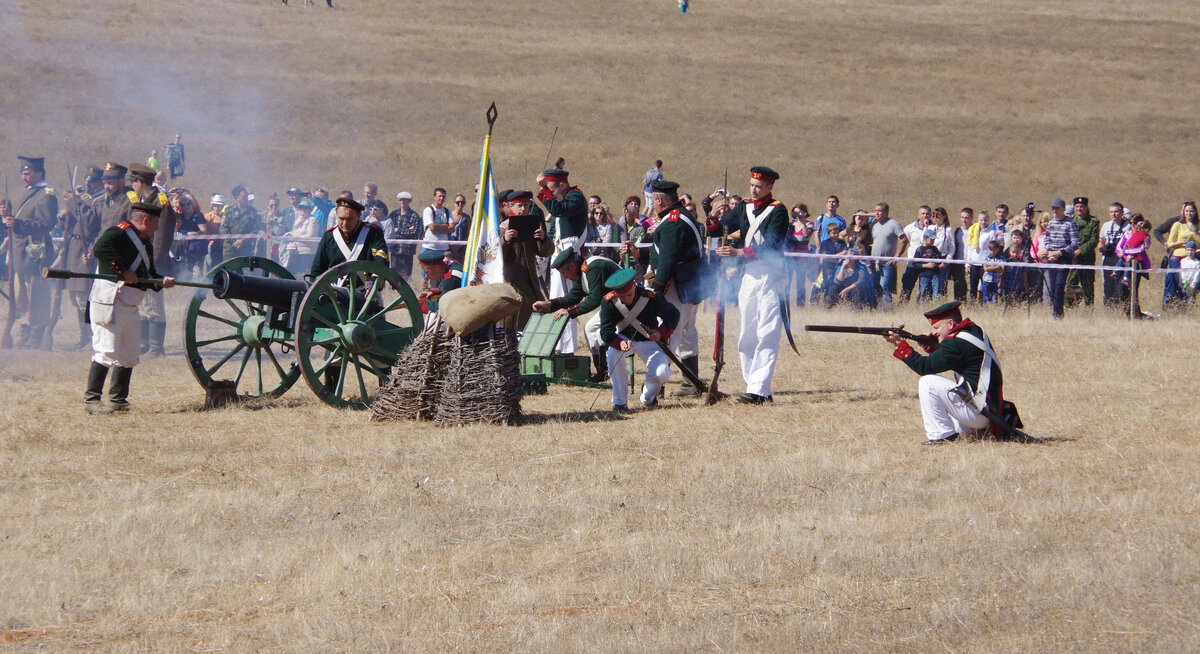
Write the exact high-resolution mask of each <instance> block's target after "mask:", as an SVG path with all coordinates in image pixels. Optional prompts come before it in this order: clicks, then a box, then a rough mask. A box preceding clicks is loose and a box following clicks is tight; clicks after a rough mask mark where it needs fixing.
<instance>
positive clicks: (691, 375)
mask: <svg viewBox="0 0 1200 654" xmlns="http://www.w3.org/2000/svg"><path fill="white" fill-rule="evenodd" d="M633 328H634V329H636V330H637V331H638V333H640V334H641V335H642V336H645V337H646V338H647V339H648V338H650V334H649V333H648V332H647V331H646V328H645V327H643V326H642V323H640V322H638V321H636V320H635V321H633ZM657 342H658V347H659V349H661V350H662V351H663V354H665V355H667V358H668V359H670V360H671V363H673V364H675V367H676V368H679V372H680V373H681V374H683V377H684V379H687V380H688V382H690V383H691V385H692V386H695V387H696V388H697V389H698V390H699V391H700V392H701V393H705V394H707V393H708V384H705V383H704V380H703V379H700V377H699V376H697V375H696V371H694V370H692V369H691V368H689V367H687V366H686V365H684V364H683V361H680V360H679V357H678V356H677V355H676V354H675V353H674V352H672V351H671V348H670V347H669V346H668V345H667V343H666V342H665V341H662V340H659V341H657Z"/></svg>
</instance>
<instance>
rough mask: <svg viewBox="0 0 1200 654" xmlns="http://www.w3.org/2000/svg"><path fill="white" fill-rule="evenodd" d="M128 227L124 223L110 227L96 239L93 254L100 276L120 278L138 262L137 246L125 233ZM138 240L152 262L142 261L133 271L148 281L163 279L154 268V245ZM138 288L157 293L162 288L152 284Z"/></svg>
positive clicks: (144, 240)
mask: <svg viewBox="0 0 1200 654" xmlns="http://www.w3.org/2000/svg"><path fill="white" fill-rule="evenodd" d="M126 227H130V225H129V223H126V222H123V223H120V224H118V225H114V226H113V227H109V228H108V229H106V230H104V232H103V233H102V234H100V237H99V238H97V239H96V244H95V245H93V246H92V254H94V255H95V256H96V263H97V265H98V267H99V269H100V274H102V275H116V276H118V277H120V276H121V275H123V274H124V273H125V271H126V270H128V269H129V267H130V266H132V265H133V262H134V261H135V260H137V258H138V250H137V246H136V245H134V244H133V241H131V240H129V235H128V234H127V233H126V232H125V228H126ZM138 238H139V240H140V241H141V242H142V246H143V247H145V248H146V256H148V257H149V258H150V260H149V261H145V260H143V261H140V262H139V263H138V267H137V268H136V269H134V271H133V272H134V274H136V275H137V276H138V277H141V278H146V279H162V275H160V274H159V273H158V271H157V270H155V268H154V244H153V243H151V242H150V241H148V240H146V239H144V238H141V237H138ZM137 288H140V289H143V290H147V291H157V290H160V288H161V287H159V286H156V285H153V284H150V285H138V286H137Z"/></svg>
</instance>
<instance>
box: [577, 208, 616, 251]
mask: <svg viewBox="0 0 1200 654" xmlns="http://www.w3.org/2000/svg"><path fill="white" fill-rule="evenodd" d="M585 239H586V240H585V241H584V242H586V243H614V244H615V243H621V242H622V241H624V240H625V230H623V229H622V228H621V226H620V225H619V224H617V223H616V222H615V221H614V220H613V215H612V212H611V211H609V209H608V203H606V202H601V203H600V204H598V205H596V207H595V208H594V209H592V211H591V213H590V214H588V226H587V233H586V234H585ZM619 253H620V250H619V249H618V248H615V247H612V248H610V247H596V248H589V253H588V256H596V255H599V256H602V257H604V258H605V259H612V260H613V261H620V256H619Z"/></svg>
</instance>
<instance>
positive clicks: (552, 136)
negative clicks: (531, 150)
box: [542, 125, 558, 170]
mask: <svg viewBox="0 0 1200 654" xmlns="http://www.w3.org/2000/svg"><path fill="white" fill-rule="evenodd" d="M556 136H558V125H555V126H554V133H553V134H551V135H550V149H549V150H546V161H545V162H544V163H543V164H542V170H546V168H547V167H548V166H549V165H550V153H551V152H554V137H556Z"/></svg>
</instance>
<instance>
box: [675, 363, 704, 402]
mask: <svg viewBox="0 0 1200 654" xmlns="http://www.w3.org/2000/svg"><path fill="white" fill-rule="evenodd" d="M683 365H685V366H687V368H688V370H691V371H692V372H694V373H696V375H697V376H699V369H700V357H698V356H695V357H687V358H686V359H684V360H683ZM671 397H700V389H699V388H696V387H695V386H693V385H692V382H690V381H688V379H687V377H684V378H683V382H681V383H680V384H679V390H677V391H675V392H674V393H671Z"/></svg>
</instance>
